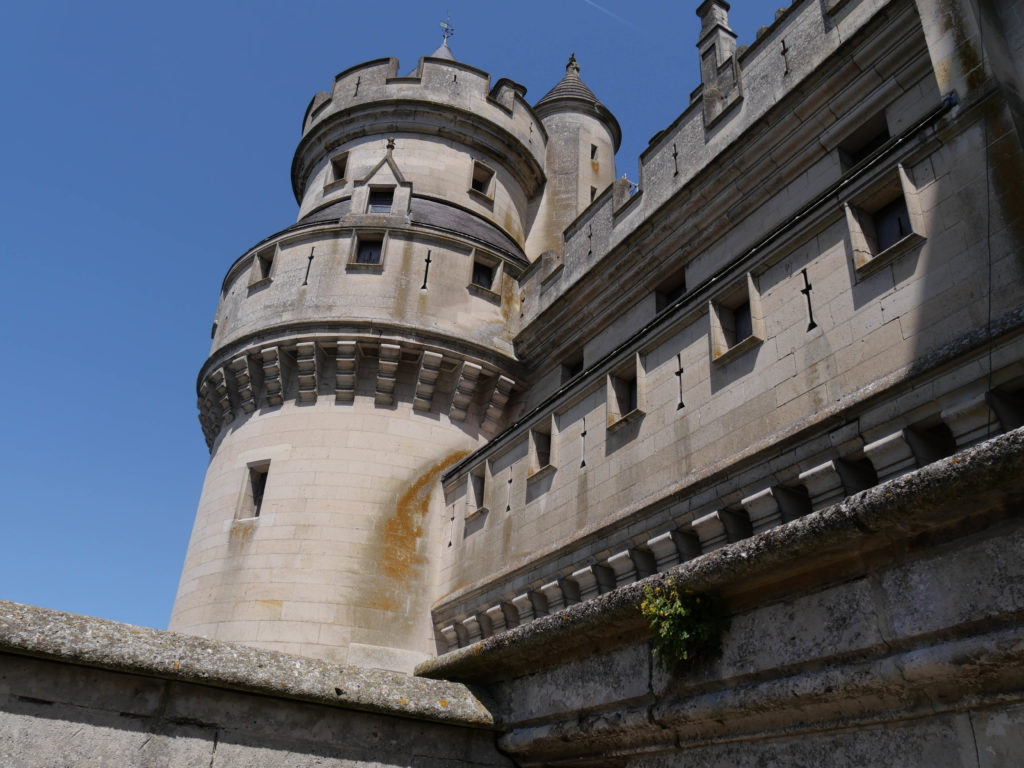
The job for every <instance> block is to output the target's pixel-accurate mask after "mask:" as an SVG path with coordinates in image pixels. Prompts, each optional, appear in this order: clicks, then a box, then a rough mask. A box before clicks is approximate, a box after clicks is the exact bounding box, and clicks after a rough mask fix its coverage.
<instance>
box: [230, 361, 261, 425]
mask: <svg viewBox="0 0 1024 768" xmlns="http://www.w3.org/2000/svg"><path fill="white" fill-rule="evenodd" d="M228 368H229V369H230V371H231V375H232V377H233V378H234V380H235V390H236V391H237V392H238V405H239V407H240V408H241V409H242V411H243V412H244V413H247V414H248V413H252V412H253V411H255V410H256V397H255V395H254V394H253V381H252V371H251V370H250V368H249V356H248V355H239V356H238V357H236V358H235V359H234V360H232V361H231V363H230V365H229V366H228Z"/></svg>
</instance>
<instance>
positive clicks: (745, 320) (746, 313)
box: [732, 301, 754, 344]
mask: <svg viewBox="0 0 1024 768" xmlns="http://www.w3.org/2000/svg"><path fill="white" fill-rule="evenodd" d="M732 322H733V342H732V343H733V344H739V343H740V342H741V341H743V340H744V339H745V338H747V337H748V336H751V335H753V333H754V324H753V320H752V318H751V316H750V302H749V301H744V302H742V303H741V304H737V305H736V306H735V307H733V308H732Z"/></svg>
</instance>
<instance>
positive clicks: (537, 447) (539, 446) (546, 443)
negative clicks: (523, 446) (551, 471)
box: [533, 430, 551, 469]
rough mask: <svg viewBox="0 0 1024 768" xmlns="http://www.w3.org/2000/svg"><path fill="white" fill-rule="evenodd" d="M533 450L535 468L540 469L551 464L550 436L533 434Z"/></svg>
mask: <svg viewBox="0 0 1024 768" xmlns="http://www.w3.org/2000/svg"><path fill="white" fill-rule="evenodd" d="M533 449H534V453H535V454H536V456H537V468H538V469H541V468H543V467H546V466H548V465H549V464H550V463H551V435H550V434H548V433H547V432H538V431H536V430H534V433H533Z"/></svg>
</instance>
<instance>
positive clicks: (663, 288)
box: [654, 273, 686, 312]
mask: <svg viewBox="0 0 1024 768" xmlns="http://www.w3.org/2000/svg"><path fill="white" fill-rule="evenodd" d="M685 294H686V276H685V275H684V274H681V273H680V274H679V275H677V276H676V277H673V278H671V279H669V280H666V281H665V282H664V283H662V284H661V285H660V286H658V289H657V290H656V291H655V293H654V299H655V301H654V304H655V310H656V311H658V312H661V311H662V310H663V309H665V308H666V307H668V306H670V305H671V304H673V303H674V302H675V301H676V300H677V299H680V298H682V296H683V295H685Z"/></svg>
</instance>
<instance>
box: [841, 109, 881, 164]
mask: <svg viewBox="0 0 1024 768" xmlns="http://www.w3.org/2000/svg"><path fill="white" fill-rule="evenodd" d="M888 140H889V126H888V124H887V123H886V122H885V113H884V112H879V113H878V114H877V115H874V116H873V117H871V118H869V119H868V120H865V121H864V122H863V123H862V124H861V125H860V127H858V128H857V129H856V130H855V131H853V133H851V134H850V135H849V136H847V137H846V139H845V140H844V141H843V143H842V144H840V145H839V153H840V158H841V159H842V162H843V166H844V167H845V168H846V169H847V170H848V169H850V168H853V166H855V165H857V163H859V162H861V161H862V160H865V159H867V158H868V157H870V156H871V155H872V154H874V152H875V151H876V150H878V149H879V148H880V147H881V146H882V145H883V144H885V142H887V141H888Z"/></svg>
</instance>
